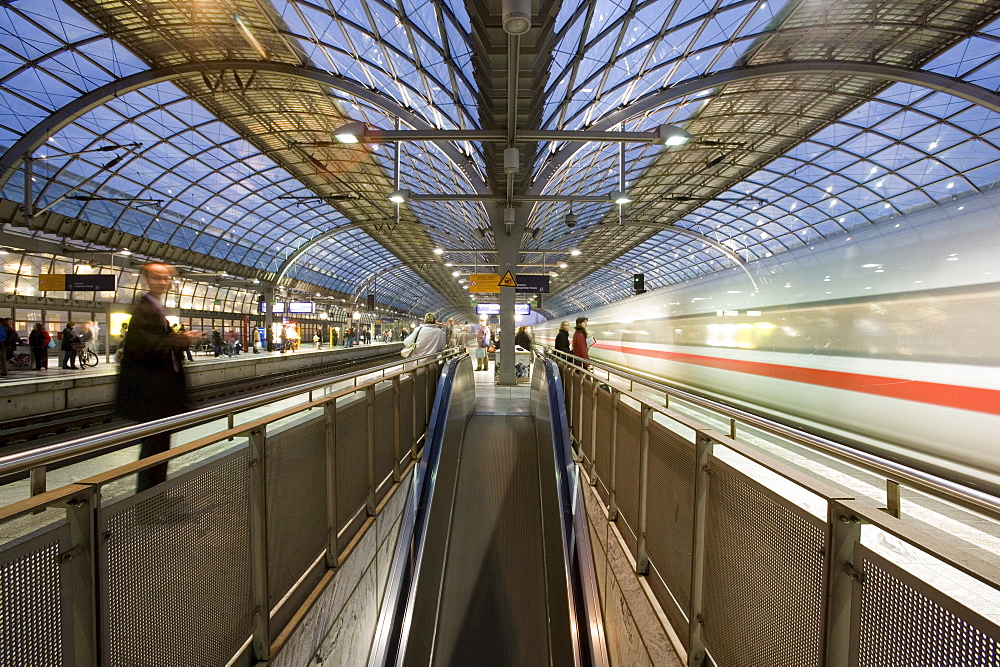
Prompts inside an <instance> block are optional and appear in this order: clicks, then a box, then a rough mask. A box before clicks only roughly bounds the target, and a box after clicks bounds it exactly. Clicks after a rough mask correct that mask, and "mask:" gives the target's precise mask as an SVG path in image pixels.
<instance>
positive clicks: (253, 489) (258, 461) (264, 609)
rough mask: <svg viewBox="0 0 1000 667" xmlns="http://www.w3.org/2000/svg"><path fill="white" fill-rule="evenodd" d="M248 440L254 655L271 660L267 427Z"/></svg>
mask: <svg viewBox="0 0 1000 667" xmlns="http://www.w3.org/2000/svg"><path fill="white" fill-rule="evenodd" d="M249 436H250V437H249V440H250V553H251V563H250V571H251V573H252V574H251V577H252V582H253V584H252V585H253V600H254V608H253V639H252V645H253V654H254V658H255V659H256V660H257V661H258V662H267V661H268V660H269V659H270V657H271V603H270V600H269V597H268V586H269V584H268V578H267V451H266V445H267V427H266V426H261V427H259V428H255V429H253V430H251V431H250V433H249Z"/></svg>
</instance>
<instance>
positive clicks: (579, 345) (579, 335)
mask: <svg viewBox="0 0 1000 667" xmlns="http://www.w3.org/2000/svg"><path fill="white" fill-rule="evenodd" d="M587 322H589V320H588V319H587V318H586V317H578V318H576V332H574V333H573V354H575V355H576V356H578V357H580V358H581V359H590V353H589V352H588V349H589V348H590V346H591V345H593V344H594V340H593V339H592V338H588V337H587ZM577 363H583V367H584V368H585V369H586V368H590V364H588V363H584V362H577Z"/></svg>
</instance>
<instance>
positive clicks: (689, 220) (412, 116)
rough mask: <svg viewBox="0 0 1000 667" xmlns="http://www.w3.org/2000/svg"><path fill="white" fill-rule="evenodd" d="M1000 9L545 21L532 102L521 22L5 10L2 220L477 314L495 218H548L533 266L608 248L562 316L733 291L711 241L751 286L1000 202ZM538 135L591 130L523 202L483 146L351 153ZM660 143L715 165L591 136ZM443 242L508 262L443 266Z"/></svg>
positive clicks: (307, 284) (727, 12)
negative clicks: (393, 135) (504, 208)
mask: <svg viewBox="0 0 1000 667" xmlns="http://www.w3.org/2000/svg"><path fill="white" fill-rule="evenodd" d="M994 4H995V3H977V2H968V1H967V0H899V1H897V2H894V3H890V4H887V3H884V2H877V1H876V0H830V1H829V2H823V3H817V2H796V1H793V0H767V1H761V0H752V1H751V0H720V1H716V2H705V1H704V0H646V1H636V2H621V1H618V0H591V1H584V0H564V1H563V2H535V3H533V5H534V9H535V11H536V16H535V17H534V18H535V20H534V29H533V30H532V31H530V32H529V33H528V34H526V35H524V36H523V37H521V43H520V47H521V48H520V49H519V54H520V55H519V58H520V61H519V65H518V68H517V77H516V80H515V81H514V82H511V81H510V80H509V78H508V76H507V71H506V67H505V66H503V67H500V68H499V69H495V68H497V67H499V66H498V64H497V63H502V64H505V63H506V61H507V56H508V54H507V50H506V47H507V36H506V35H505V34H503V33H502V31H501V30H500V28H499V23H500V21H499V16H498V14H499V11H500V3H499V2H488V3H464V2H458V1H457V0H391V1H390V0H367V1H364V2H362V1H360V0H320V1H317V0H261V1H260V2H253V3H235V2H213V3H194V4H192V3H191V2H189V1H186V0H163V1H162V2H157V3H133V2H124V1H123V0H31V1H28V0H11V1H9V2H5V3H0V152H2V153H3V158H2V160H3V162H2V165H0V168H2V171H0V179H2V180H0V211H6V213H4V214H3V215H4V216H5V217H4V219H3V220H2V222H3V223H6V224H8V225H10V226H11V227H10V228H11V229H13V230H19V231H20V232H25V231H28V232H30V233H37V234H47V235H49V236H51V235H56V236H59V237H62V238H63V239H65V240H66V241H67V242H73V243H77V244H80V245H86V246H100V247H109V246H114V245H122V244H124V243H129V244H131V243H136V244H139V241H140V240H141V239H145V240H146V243H145V245H142V247H141V248H140V247H138V246H137V247H136V249H137V250H142V251H144V252H147V253H148V254H149V256H159V257H167V258H170V259H172V260H173V261H178V262H183V263H185V264H188V265H190V266H191V267H193V268H198V267H202V268H209V267H215V268H219V267H224V268H225V269H226V270H227V271H229V272H231V273H234V274H236V275H243V276H246V277H248V278H257V279H260V280H262V281H264V282H267V281H274V280H280V281H283V282H282V284H284V285H286V286H289V287H298V288H302V289H308V290H309V291H314V290H315V289H317V288H318V289H325V290H329V291H331V292H334V293H338V294H343V295H350V296H356V295H358V294H359V293H360V291H361V290H364V289H374V291H375V293H376V295H377V298H378V300H379V302H380V303H381V304H382V305H383V306H386V307H388V306H392V307H394V308H401V309H403V310H404V311H405V310H408V309H409V308H410V307H412V306H414V305H416V304H417V303H419V304H420V305H419V307H418V309H426V310H437V311H439V312H440V314H442V315H444V316H447V315H451V314H460V313H461V314H466V315H467V314H469V307H468V303H469V301H468V294H467V292H466V291H465V288H464V287H463V285H461V284H460V283H459V282H458V280H457V279H456V277H454V276H453V275H452V270H453V269H457V270H460V271H466V272H468V271H471V270H473V267H474V266H475V265H478V264H479V263H483V264H488V263H489V262H491V261H493V262H495V259H493V257H494V255H491V254H490V250H491V249H492V248H493V243H492V237H491V236H490V235H489V234H486V233H485V232H484V231H483V230H487V229H488V228H489V226H490V221H489V220H490V214H491V211H492V207H493V206H495V205H497V204H496V201H495V200H497V199H499V200H501V201H502V200H503V199H504V198H506V197H508V196H512V195H515V196H521V197H522V199H527V200H528V202H529V203H527V204H526V206H528V211H529V216H528V218H529V219H528V229H529V231H531V230H537V232H536V233H535V234H526V235H525V236H524V240H523V247H524V248H525V249H529V248H546V249H550V250H551V249H557V250H558V249H560V248H562V249H566V250H567V251H568V249H569V248H571V247H579V248H580V249H581V250H583V254H582V256H581V258H580V259H574V258H570V257H568V256H566V261H567V263H568V264H570V266H569V267H567V269H566V270H562V271H560V273H561V275H560V276H559V277H558V278H554V279H553V281H552V286H553V291H554V292H555V294H554V295H553V296H552V297H550V298H549V299H548V300H547V302H546V308H547V309H548V310H549V314H551V315H553V316H559V315H562V314H566V313H570V312H574V311H577V310H580V309H581V308H587V307H591V306H595V305H599V304H602V303H608V302H610V301H613V300H615V299H619V298H623V297H625V296H628V293H629V288H630V285H629V284H628V283H627V282H626V281H625V280H623V279H622V274H628V273H632V272H633V271H636V270H642V271H643V272H645V274H646V281H647V286H649V287H651V288H655V287H660V286H663V285H666V284H669V283H673V282H678V281H683V280H688V279H691V278H695V277H697V276H699V275H702V274H704V273H706V272H711V271H715V270H720V269H723V268H726V267H731V266H732V264H731V260H730V259H728V258H727V257H726V256H725V255H724V254H722V253H721V252H720V250H719V248H718V247H713V246H712V245H709V244H706V243H703V242H701V241H699V240H697V239H696V238H693V237H692V236H691V235H690V234H686V233H683V232H684V231H685V230H686V231H688V232H695V233H697V234H700V235H703V236H706V237H708V238H709V239H711V240H712V241H713V242H714V243H716V244H719V245H720V246H721V247H726V248H728V249H729V250H731V251H733V252H735V253H736V254H737V255H738V256H739V257H740V258H741V259H742V260H743V261H744V262H747V263H749V264H752V263H753V262H754V261H755V260H758V259H761V258H763V257H767V256H770V255H774V254H777V253H780V252H783V251H785V250H788V249H792V248H795V247H798V246H801V245H803V244H809V243H812V242H814V241H816V240H817V239H821V238H825V237H829V236H832V235H836V234H841V233H844V232H846V231H850V230H852V229H854V228H856V227H859V226H870V225H877V224H880V222H882V221H884V220H886V219H888V218H889V217H891V216H893V215H899V214H901V213H905V212H907V211H909V210H912V209H915V208H919V207H923V206H926V205H928V204H933V203H941V202H945V201H948V200H949V199H950V198H954V197H957V196H960V195H962V194H965V193H969V192H974V191H981V190H985V189H989V188H992V187H994V186H995V184H996V183H997V181H998V179H1000V111H998V110H1000V98H998V96H997V94H996V93H997V90H998V88H1000V63H998V59H1000V22H998V17H1000V7H996V6H994ZM494 5H495V6H494ZM819 25H822V30H817V29H816V27H817V26H819ZM879 68H881V69H879ZM498 72H499V73H500V74H498ZM511 83H514V84H516V87H517V90H518V95H517V104H516V105H515V107H514V108H513V110H514V111H515V112H516V117H511V116H510V115H509V114H510V111H511V107H510V106H509V105H508V99H507V95H508V91H509V90H510V89H511V86H510V84H511ZM512 120H515V121H516V123H517V126H518V129H545V130H555V131H561V132H565V133H566V134H565V135H564V137H565V138H560V139H559V140H552V141H546V142H540V143H537V144H536V143H530V142H519V143H518V146H519V147H520V148H521V150H522V153H523V155H522V163H521V164H522V168H521V172H520V174H519V175H517V176H515V177H514V179H513V181H511V183H512V184H511V185H509V186H508V189H507V191H504V189H503V187H504V184H505V183H508V178H507V176H506V175H505V174H504V172H503V168H502V167H503V165H502V164H498V159H497V150H494V148H493V147H492V146H490V145H489V144H486V143H484V142H483V141H480V140H478V138H477V139H476V140H472V138H468V137H467V138H465V139H462V140H458V139H456V140H445V139H442V140H440V141H437V142H433V141H413V142H406V143H400V144H391V143H388V144H357V145H345V144H337V143H336V142H334V141H333V134H334V130H336V129H337V128H339V127H340V126H342V125H344V124H346V123H348V122H351V121H364V122H365V123H367V124H368V125H369V126H371V127H376V128H381V129H383V130H392V129H394V128H397V127H398V128H399V129H403V130H406V129H420V130H449V131H456V130H462V131H479V130H486V131H489V130H506V129H507V126H508V123H509V122H511V121H512ZM661 124H673V125H677V126H680V127H683V128H685V129H686V130H687V131H688V132H690V133H691V134H692V135H693V136H694V140H693V141H691V142H690V143H689V144H687V145H685V146H682V147H678V148H664V147H659V146H654V145H652V144H646V143H627V144H623V145H621V146H622V147H621V148H619V146H620V145H619V144H617V143H606V142H589V143H587V142H578V141H574V140H573V137H572V135H571V134H570V133H572V132H574V131H577V130H583V129H586V130H598V131H609V132H614V131H618V130H626V131H635V130H639V131H641V130H649V129H653V128H656V127H657V126H659V125H661ZM501 148H502V146H501ZM25 157H28V158H30V160H28V161H25V159H24V158H25ZM29 168H30V174H29V173H27V169H29ZM26 176H29V177H30V178H26ZM26 181H27V182H29V183H30V193H29V192H26V187H25V183H26ZM622 186H624V189H626V190H627V191H628V192H629V194H630V195H631V197H632V199H633V202H632V203H631V204H629V205H628V206H627V207H625V208H624V209H621V210H619V209H618V208H617V207H615V206H611V205H609V204H606V203H603V202H598V201H577V202H573V203H570V202H568V201H545V202H539V203H530V202H531V199H532V197H535V198H536V199H537V198H538V197H539V196H548V195H558V196H560V197H562V198H563V199H566V198H570V199H571V198H573V197H586V196H589V197H598V198H600V197H602V196H604V195H605V194H607V193H609V192H611V191H614V190H618V189H621V188H622ZM398 188H406V189H408V190H410V191H411V192H412V193H414V194H440V193H445V194H448V195H461V196H462V197H459V198H455V197H453V198H452V199H451V200H449V201H413V202H410V203H408V204H405V205H403V206H401V207H399V208H398V209H397V208H396V207H395V206H393V205H391V204H390V203H389V202H388V201H387V200H386V195H387V194H388V193H389V192H391V191H393V190H395V189H398ZM491 188H492V189H493V191H490V190H491ZM483 195H487V196H489V197H490V198H491V199H486V200H484V199H482V198H481V196H483ZM477 197H480V198H479V199H477ZM27 198H30V202H31V211H30V212H31V213H32V214H33V215H31V216H28V217H25V216H24V215H23V213H21V212H20V210H19V209H18V206H20V205H21V204H22V203H23V202H25V201H26V199H27ZM501 205H502V204H501ZM571 208H572V211H573V213H575V214H576V215H577V216H578V219H579V223H578V224H577V225H576V226H575V227H574V228H572V229H570V228H567V227H566V226H565V225H564V224H563V220H564V218H565V214H566V213H568V212H569V211H570V210H571ZM672 228H673V229H672ZM679 228H683V230H682V231H681V232H678V231H677V229H679ZM95 230H96V231H95ZM435 247H443V248H454V249H459V248H462V249H478V250H480V251H481V252H480V253H478V254H475V255H471V254H468V253H466V254H464V255H456V256H455V257H454V258H453V263H455V266H454V267H451V266H448V267H446V266H445V265H444V260H446V259H448V257H443V258H437V257H435V255H434V254H433V253H432V250H433V248H435ZM552 256H553V257H557V256H558V253H555V254H553V255H552ZM470 257H473V258H474V259H469V258H470ZM531 257H535V255H524V259H525V262H529V261H534V260H530V259H529V258H531ZM460 261H473V262H475V265H469V266H466V265H462V264H459V263H458V262H460ZM373 286H377V289H375V288H374V287H373Z"/></svg>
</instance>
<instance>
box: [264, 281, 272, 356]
mask: <svg viewBox="0 0 1000 667" xmlns="http://www.w3.org/2000/svg"><path fill="white" fill-rule="evenodd" d="M274 288H275V286H274V285H265V286H264V303H266V304H267V308H266V309H265V310H267V312H266V313H264V343H265V345H266V346H267V351H268V352H273V351H274V346H273V340H274V339H273V337H272V335H271V324H273V323H274V292H275V290H274Z"/></svg>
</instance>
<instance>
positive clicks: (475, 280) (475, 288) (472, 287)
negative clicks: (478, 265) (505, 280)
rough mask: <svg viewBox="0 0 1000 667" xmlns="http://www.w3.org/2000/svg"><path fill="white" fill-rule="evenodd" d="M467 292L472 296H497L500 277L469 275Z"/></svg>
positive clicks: (494, 274)
mask: <svg viewBox="0 0 1000 667" xmlns="http://www.w3.org/2000/svg"><path fill="white" fill-rule="evenodd" d="M469 291H470V292H472V293H473V294H499V293H500V275H499V274H497V273H472V274H469Z"/></svg>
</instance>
